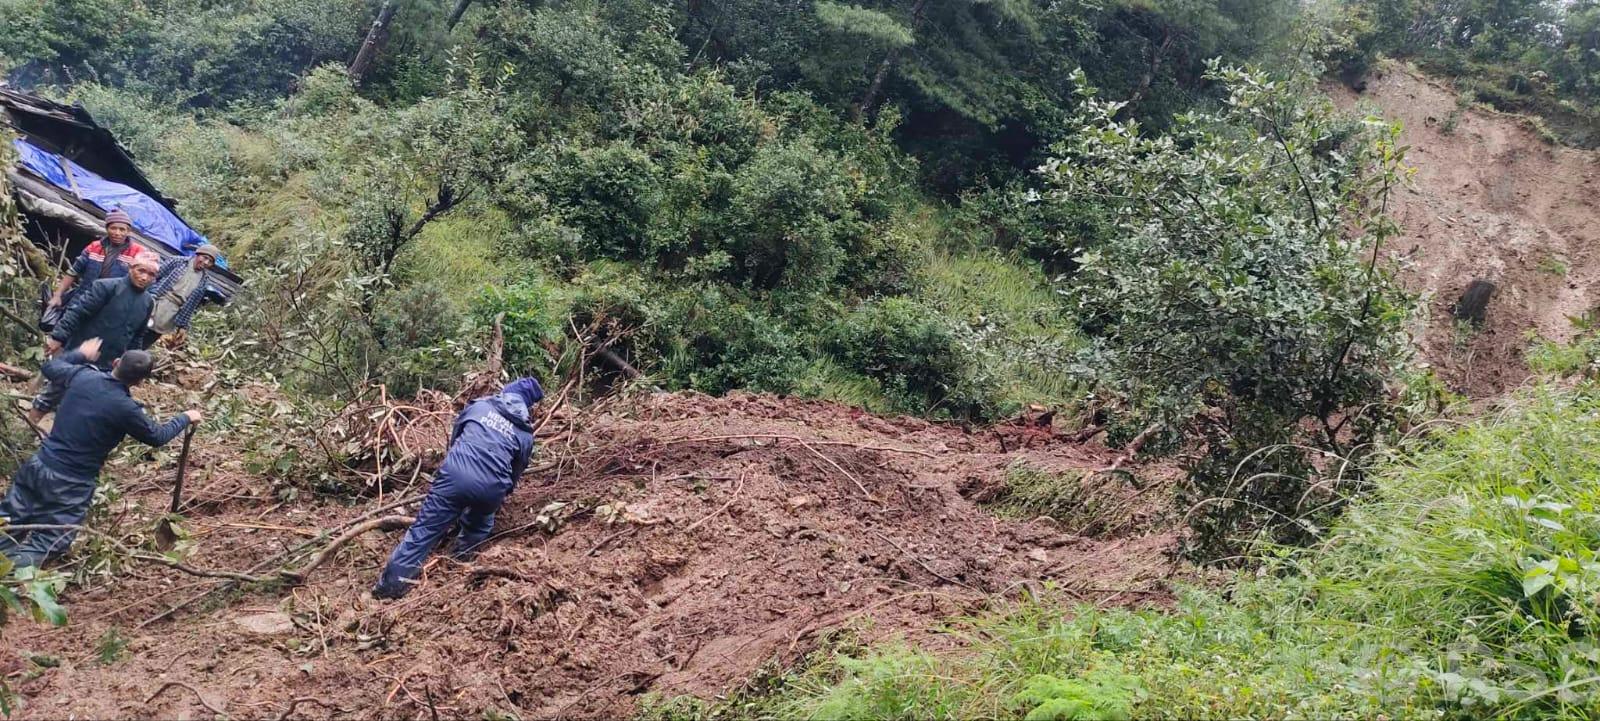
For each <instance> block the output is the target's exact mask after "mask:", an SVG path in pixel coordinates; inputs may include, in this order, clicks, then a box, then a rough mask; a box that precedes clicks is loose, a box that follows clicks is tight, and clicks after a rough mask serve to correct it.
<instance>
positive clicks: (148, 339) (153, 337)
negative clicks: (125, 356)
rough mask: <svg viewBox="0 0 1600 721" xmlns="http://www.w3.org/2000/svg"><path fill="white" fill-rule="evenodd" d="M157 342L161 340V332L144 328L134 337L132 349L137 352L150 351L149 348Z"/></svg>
mask: <svg viewBox="0 0 1600 721" xmlns="http://www.w3.org/2000/svg"><path fill="white" fill-rule="evenodd" d="M158 340H161V332H160V331H158V330H156V329H154V328H146V329H144V330H142V331H139V333H138V335H136V336H135V337H134V346H133V347H134V348H137V349H139V350H150V346H153V345H155V344H156V341H158Z"/></svg>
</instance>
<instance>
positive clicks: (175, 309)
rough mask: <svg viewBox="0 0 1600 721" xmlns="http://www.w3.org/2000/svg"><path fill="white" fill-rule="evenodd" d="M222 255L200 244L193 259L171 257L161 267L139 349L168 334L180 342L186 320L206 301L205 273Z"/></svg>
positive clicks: (191, 317) (215, 249)
mask: <svg viewBox="0 0 1600 721" xmlns="http://www.w3.org/2000/svg"><path fill="white" fill-rule="evenodd" d="M221 255H222V252H221V251H219V250H217V246H214V245H212V244H210V243H202V244H201V245H200V247H198V248H195V250H194V257H192V258H173V259H171V260H168V261H167V262H165V263H162V264H161V270H160V271H158V272H157V273H156V280H155V282H154V283H152V284H151V285H150V291H149V292H150V299H151V304H152V305H151V308H150V325H149V328H147V329H146V330H145V331H144V334H143V335H142V336H141V338H140V341H139V347H140V348H149V347H150V346H151V345H152V344H154V343H155V342H156V341H157V340H159V339H160V338H161V336H164V335H167V334H168V333H176V334H177V337H178V340H179V341H180V342H181V341H182V340H183V338H184V336H185V334H186V333H187V331H188V329H189V321H190V320H191V319H193V318H194V312H195V311H196V310H199V308H200V303H201V301H203V300H205V295H206V281H207V280H208V279H209V273H208V271H210V270H211V268H212V267H214V266H216V264H217V258H218V257H219V256H221Z"/></svg>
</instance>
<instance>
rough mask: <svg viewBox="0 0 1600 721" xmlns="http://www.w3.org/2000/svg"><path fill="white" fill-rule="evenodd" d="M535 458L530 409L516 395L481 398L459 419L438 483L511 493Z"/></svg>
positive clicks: (467, 408)
mask: <svg viewBox="0 0 1600 721" xmlns="http://www.w3.org/2000/svg"><path fill="white" fill-rule="evenodd" d="M532 456H533V425H532V424H530V423H529V422H528V407H527V406H526V405H523V403H522V399H521V398H517V397H516V396H509V395H499V396H493V397H490V398H479V399H478V400H475V401H473V402H471V403H469V404H467V407H466V408H465V409H463V410H462V411H461V415H459V416H456V423H455V427H454V428H452V429H451V431H450V451H449V452H448V453H446V454H445V457H444V464H443V465H441V466H440V467H439V473H438V476H437V478H436V480H435V482H436V483H437V482H438V481H441V480H442V481H445V482H446V483H459V484H464V485H472V486H479V487H483V488H485V489H489V488H503V489H504V490H505V492H506V493H510V492H511V490H512V489H513V488H516V486H517V479H518V478H521V477H522V471H523V469H525V468H527V467H528V459H529V458H531V457H532Z"/></svg>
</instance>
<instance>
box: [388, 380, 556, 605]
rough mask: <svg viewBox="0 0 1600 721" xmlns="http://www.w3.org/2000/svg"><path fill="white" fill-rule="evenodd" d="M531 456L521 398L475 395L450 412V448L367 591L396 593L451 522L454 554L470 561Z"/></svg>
mask: <svg viewBox="0 0 1600 721" xmlns="http://www.w3.org/2000/svg"><path fill="white" fill-rule="evenodd" d="M532 456H533V425H532V424H530V423H529V422H528V406H527V404H526V403H525V402H524V401H523V398H521V397H518V396H517V395H515V394H511V393H505V394H502V395H498V396H494V397H492V398H480V399H478V400H475V401H473V402H472V403H470V404H468V405H467V407H466V409H464V410H462V411H461V415H459V416H457V417H456V422H455V426H454V428H452V429H451V432H450V451H449V452H448V453H447V454H446V455H445V458H444V463H443V464H442V465H441V466H439V472H438V473H437V474H435V475H434V477H433V485H431V486H429V487H428V496H427V497H426V498H424V499H423V501H422V508H421V510H419V511H418V512H417V520H416V521H415V522H413V523H412V524H411V528H410V529H409V530H407V531H406V535H405V538H403V539H401V541H400V545H398V546H396V547H395V549H394V553H392V554H390V556H389V564H388V565H387V566H385V567H384V569H383V575H382V576H381V577H379V579H378V585H377V586H376V587H375V588H374V589H373V594H374V595H376V596H379V597H385V598H399V597H401V596H404V595H405V594H406V593H407V592H408V591H410V590H411V586H412V585H413V584H415V583H416V579H417V573H418V572H419V571H421V570H422V562H423V561H425V560H427V558H428V554H429V553H431V552H433V547H434V546H436V545H438V543H439V541H440V540H442V539H443V538H444V536H445V534H446V533H448V532H449V530H450V527H451V526H452V525H458V526H460V528H461V536H460V538H458V539H457V540H456V546H455V550H454V555H455V557H456V558H458V559H461V560H469V559H471V558H472V556H473V555H474V554H476V552H477V550H478V546H480V545H482V544H483V542H484V541H485V540H487V539H488V538H489V532H490V531H492V530H494V514H495V513H496V512H497V511H499V510H500V504H502V503H504V502H505V499H506V495H507V494H509V493H511V490H512V489H513V488H516V485H517V479H518V478H521V477H522V471H523V469H525V468H527V467H528V459H529V458H531V457H532Z"/></svg>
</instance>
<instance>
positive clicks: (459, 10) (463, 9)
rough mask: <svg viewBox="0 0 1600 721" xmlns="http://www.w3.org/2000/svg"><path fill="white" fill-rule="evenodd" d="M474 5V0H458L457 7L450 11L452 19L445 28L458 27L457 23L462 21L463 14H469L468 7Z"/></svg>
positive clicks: (452, 28) (448, 29) (447, 29)
mask: <svg viewBox="0 0 1600 721" xmlns="http://www.w3.org/2000/svg"><path fill="white" fill-rule="evenodd" d="M470 5H472V0H456V7H455V9H454V10H451V11H450V21H449V22H448V23H445V30H446V31H450V30H454V29H456V23H459V22H461V16H462V15H465V14H467V7H468V6H470Z"/></svg>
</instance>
